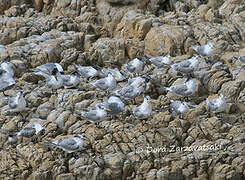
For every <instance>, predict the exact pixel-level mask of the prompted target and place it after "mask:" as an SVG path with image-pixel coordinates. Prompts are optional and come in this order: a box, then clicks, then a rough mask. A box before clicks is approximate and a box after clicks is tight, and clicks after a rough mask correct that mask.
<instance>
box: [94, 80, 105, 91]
mask: <svg viewBox="0 0 245 180" xmlns="http://www.w3.org/2000/svg"><path fill="white" fill-rule="evenodd" d="M95 85H96V87H98V88H99V89H101V90H107V89H108V85H107V84H106V81H105V80H103V79H101V80H98V81H96V83H95Z"/></svg>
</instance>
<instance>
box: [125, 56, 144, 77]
mask: <svg viewBox="0 0 245 180" xmlns="http://www.w3.org/2000/svg"><path fill="white" fill-rule="evenodd" d="M145 63H146V58H144V57H140V58H135V59H133V60H132V61H130V62H129V63H127V64H123V67H124V68H125V69H127V70H128V71H129V72H130V73H137V74H139V73H141V72H142V71H144V68H145Z"/></svg>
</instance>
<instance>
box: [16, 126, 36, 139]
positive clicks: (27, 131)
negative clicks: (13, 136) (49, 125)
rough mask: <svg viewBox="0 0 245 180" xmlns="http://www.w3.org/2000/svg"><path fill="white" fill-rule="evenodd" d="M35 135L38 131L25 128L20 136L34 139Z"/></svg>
mask: <svg viewBox="0 0 245 180" xmlns="http://www.w3.org/2000/svg"><path fill="white" fill-rule="evenodd" d="M35 133H36V130H35V128H33V127H24V128H23V129H22V130H21V131H20V135H21V136H23V137H32V136H33V135H34V134H35Z"/></svg>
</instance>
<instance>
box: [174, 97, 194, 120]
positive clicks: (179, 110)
mask: <svg viewBox="0 0 245 180" xmlns="http://www.w3.org/2000/svg"><path fill="white" fill-rule="evenodd" d="M170 102H171V104H170V108H171V111H172V113H173V115H174V116H177V115H180V114H183V113H185V112H187V111H188V109H189V107H195V105H192V104H190V103H187V102H185V101H175V100H170Z"/></svg>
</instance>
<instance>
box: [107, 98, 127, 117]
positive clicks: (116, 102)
mask: <svg viewBox="0 0 245 180" xmlns="http://www.w3.org/2000/svg"><path fill="white" fill-rule="evenodd" d="M107 107H108V109H109V110H110V111H108V113H109V114H113V115H116V114H119V113H120V112H123V111H124V107H125V104H124V103H123V102H122V100H121V99H120V98H119V97H116V96H111V97H109V99H108V101H107Z"/></svg>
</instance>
